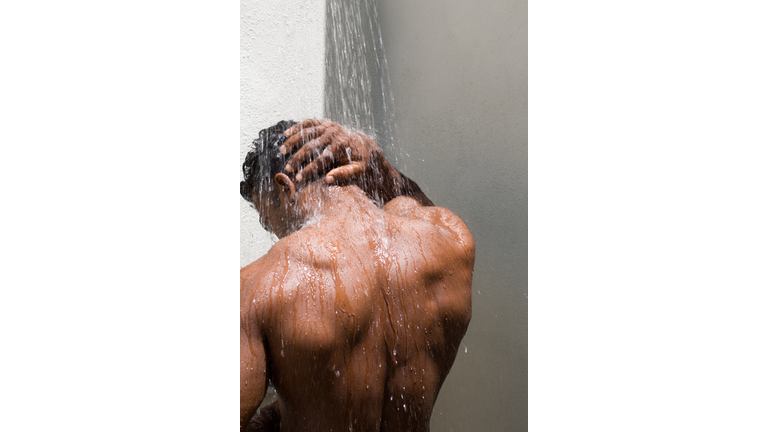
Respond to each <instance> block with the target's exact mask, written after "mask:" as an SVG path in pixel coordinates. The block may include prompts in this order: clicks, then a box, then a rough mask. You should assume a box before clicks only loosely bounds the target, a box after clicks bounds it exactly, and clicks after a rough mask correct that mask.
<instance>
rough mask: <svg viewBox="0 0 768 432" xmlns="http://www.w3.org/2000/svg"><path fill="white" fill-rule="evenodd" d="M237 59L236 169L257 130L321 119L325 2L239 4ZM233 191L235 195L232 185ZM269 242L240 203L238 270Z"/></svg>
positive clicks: (253, 214) (255, 216) (245, 205)
mask: <svg viewBox="0 0 768 432" xmlns="http://www.w3.org/2000/svg"><path fill="white" fill-rule="evenodd" d="M240 56H241V58H240V160H239V165H240V166H241V165H242V162H243V159H244V158H245V154H246V153H247V152H248V148H249V147H250V146H251V142H252V141H253V139H254V138H256V136H258V133H259V130H261V129H263V128H265V127H268V126H271V125H273V124H275V123H277V122H278V121H280V120H296V121H299V120H302V119H305V118H320V117H323V93H324V79H325V73H324V70H325V1H317V0H314V1H313V0H295V1H292V2H290V4H286V3H283V2H279V1H276V0H272V1H260V2H256V1H252V0H251V1H247V0H243V1H241V3H240ZM238 168H240V167H238ZM232 190H233V193H238V191H237V187H236V185H233V186H232ZM273 243H274V237H273V236H271V235H270V234H268V233H267V232H266V231H264V229H262V228H261V225H260V224H259V217H258V214H257V213H256V211H255V210H253V209H252V208H250V206H249V204H248V203H247V202H245V201H244V200H241V203H240V267H243V266H245V265H248V264H250V263H251V262H253V261H255V260H256V259H257V258H259V257H260V256H261V255H263V254H264V253H266V252H267V250H269V248H270V247H271V246H272V244H273Z"/></svg>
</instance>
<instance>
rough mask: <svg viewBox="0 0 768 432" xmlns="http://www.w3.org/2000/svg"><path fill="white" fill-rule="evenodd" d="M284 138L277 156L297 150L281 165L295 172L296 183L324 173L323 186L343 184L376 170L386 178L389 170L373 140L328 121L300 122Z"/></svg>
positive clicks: (287, 170) (286, 169)
mask: <svg viewBox="0 0 768 432" xmlns="http://www.w3.org/2000/svg"><path fill="white" fill-rule="evenodd" d="M285 136H286V137H287V139H286V140H285V143H283V145H282V146H280V152H281V153H283V154H287V153H290V152H291V151H293V150H294V149H295V148H297V147H301V148H300V149H299V150H298V151H297V152H296V154H294V155H293V157H291V159H290V160H289V161H288V163H287V164H286V165H285V171H286V172H288V173H293V172H297V174H296V181H299V182H300V181H302V180H305V179H306V180H309V179H311V178H314V177H315V176H319V175H323V174H324V175H325V182H326V183H329V184H330V183H346V182H348V181H350V180H364V177H365V176H366V175H370V174H372V172H376V171H378V174H379V175H385V176H386V175H390V170H391V169H393V168H392V167H391V166H390V165H389V163H388V162H387V161H386V159H385V158H384V154H383V153H382V151H381V148H380V147H379V145H378V144H376V141H374V140H373V138H371V137H369V136H367V135H365V134H362V133H360V132H356V131H353V130H351V129H348V128H345V127H344V126H341V125H339V124H336V123H334V122H332V121H330V120H304V121H303V122H301V123H298V124H296V125H294V126H293V127H291V128H289V129H288V130H286V131H285ZM305 164H306V165H305ZM302 165H305V166H304V167H303V168H302Z"/></svg>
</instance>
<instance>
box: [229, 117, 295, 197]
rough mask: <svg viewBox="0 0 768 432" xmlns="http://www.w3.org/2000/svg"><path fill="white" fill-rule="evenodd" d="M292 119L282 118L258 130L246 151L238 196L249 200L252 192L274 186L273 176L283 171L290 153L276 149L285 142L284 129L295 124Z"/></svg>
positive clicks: (264, 190)
mask: <svg viewBox="0 0 768 432" xmlns="http://www.w3.org/2000/svg"><path fill="white" fill-rule="evenodd" d="M295 124H296V122H295V121H292V120H283V121H280V122H278V123H277V124H276V125H274V126H270V127H268V128H266V129H262V130H261V131H259V137H258V138H256V139H255V140H253V150H251V151H250V152H248V154H247V155H246V156H245V162H243V179H244V180H243V181H241V182H240V196H242V197H243V199H245V200H246V201H249V202H251V196H252V194H253V192H256V193H257V194H258V195H259V196H261V195H262V194H264V193H266V192H270V191H271V190H272V188H274V178H275V175H276V174H278V173H284V172H285V171H284V169H285V164H286V162H287V161H288V160H289V159H290V158H291V156H293V154H292V153H289V154H285V155H284V154H282V153H280V151H279V150H278V149H279V148H280V146H281V145H282V144H283V142H285V134H284V132H285V131H286V129H288V128H290V127H291V126H293V125H295Z"/></svg>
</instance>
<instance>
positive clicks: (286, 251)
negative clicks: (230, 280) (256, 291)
mask: <svg viewBox="0 0 768 432" xmlns="http://www.w3.org/2000/svg"><path fill="white" fill-rule="evenodd" d="M315 231H316V230H315V229H313V228H312V227H307V228H303V229H301V230H298V231H296V232H294V233H292V234H291V235H289V236H287V237H285V238H282V239H280V240H279V241H278V242H277V243H275V244H274V245H272V247H271V248H270V249H269V251H267V253H266V254H265V255H263V256H262V257H261V258H259V259H257V260H256V261H254V262H252V263H251V264H248V265H247V266H245V267H243V268H242V269H240V289H241V290H243V289H246V288H257V287H263V286H270V285H272V284H273V282H274V281H273V279H274V278H275V277H277V276H280V277H282V278H285V277H287V276H290V273H291V272H302V271H305V270H306V269H307V268H311V269H318V268H322V267H323V262H324V261H325V260H326V259H325V255H326V254H324V253H323V251H324V249H323V248H318V247H317V245H316V243H317V238H318V237H319V236H318V233H316V232H315ZM313 239H314V241H313Z"/></svg>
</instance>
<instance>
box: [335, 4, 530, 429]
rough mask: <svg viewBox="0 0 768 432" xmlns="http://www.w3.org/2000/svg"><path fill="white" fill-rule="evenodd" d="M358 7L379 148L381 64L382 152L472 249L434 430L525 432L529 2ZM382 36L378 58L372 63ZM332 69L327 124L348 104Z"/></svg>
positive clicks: (342, 116) (340, 117)
mask: <svg viewBox="0 0 768 432" xmlns="http://www.w3.org/2000/svg"><path fill="white" fill-rule="evenodd" d="M331 1H341V2H347V4H348V5H350V4H357V3H349V0H331ZM360 4H362V5H363V6H362V10H363V11H365V10H366V9H371V8H372V7H375V9H376V10H377V13H378V25H373V26H365V25H363V27H362V28H363V30H364V31H363V33H364V34H365V38H366V39H367V40H366V43H365V49H367V52H366V56H367V58H369V59H370V58H372V57H375V56H377V55H379V56H380V55H382V54H383V53H384V52H385V53H386V60H387V62H386V63H384V62H381V61H379V62H378V63H377V62H375V61H368V62H367V64H368V73H369V74H370V76H371V77H372V78H371V87H372V89H373V94H372V101H371V102H370V103H371V104H372V106H373V108H374V116H375V121H374V124H375V127H376V129H377V138H379V139H381V138H386V135H387V131H386V130H385V129H386V122H387V116H388V115H390V114H391V113H386V112H382V109H383V108H382V107H384V102H386V99H387V91H382V89H381V86H380V85H379V84H378V83H383V85H386V84H387V80H383V81H382V80H380V79H379V77H380V75H381V74H382V73H385V72H386V69H387V65H388V71H389V73H388V75H389V81H388V82H389V83H390V86H391V94H392V98H393V99H394V106H393V108H394V114H393V120H394V123H395V124H396V125H397V128H396V129H397V130H396V135H395V138H394V140H395V145H394V146H389V145H387V146H382V147H383V148H384V151H385V153H387V156H388V158H390V159H394V160H395V165H397V166H398V168H400V169H401V170H403V171H404V172H405V173H406V174H407V175H409V176H410V177H411V178H413V179H414V180H416V181H417V182H418V184H419V185H420V186H421V187H422V189H424V190H425V191H426V193H427V195H428V196H429V197H430V198H431V199H432V200H433V201H434V202H435V203H436V204H437V205H440V206H443V207H446V208H448V209H450V210H452V211H454V212H455V213H457V214H458V215H459V216H460V217H461V218H462V219H463V220H464V221H465V222H466V224H467V225H468V226H469V228H470V230H471V231H472V234H473V236H474V238H475V242H476V248H477V250H476V252H477V256H476V263H475V273H474V279H473V298H472V302H473V315H472V322H471V324H470V327H469V330H468V332H467V335H466V337H465V339H464V343H463V344H462V346H461V347H460V349H459V354H458V356H457V358H456V362H455V364H454V367H453V369H452V371H451V373H450V375H449V376H448V379H447V380H446V383H445V385H444V386H443V389H442V390H441V392H440V395H439V397H438V401H437V404H436V406H435V409H434V412H433V416H432V421H431V425H432V430H433V431H437V432H442V431H525V430H527V408H528V405H527V369H528V362H527V354H528V348H527V347H528V343H527V342H528V339H527V318H528V316H527V315H528V314H527V307H528V298H527V243H528V238H527V212H528V210H527V205H528V200H527V138H528V137H527V85H528V81H527V3H526V2H525V1H515V0H475V1H472V2H467V1H462V0H441V1H434V0H422V1H418V2H414V1H408V0H387V1H378V2H376V1H375V0H361V1H360ZM327 10H328V14H329V15H328V17H327V18H326V21H327V22H328V23H329V25H330V24H331V22H332V19H333V18H334V17H333V16H331V12H332V11H331V9H330V8H328V9H327ZM342 10H343V9H342ZM336 13H337V14H338V13H339V9H337V10H336ZM337 19H338V18H337ZM378 33H380V36H381V42H382V49H381V50H379V52H376V53H374V52H373V47H376V46H377V44H376V42H377V41H376V38H377V36H378ZM330 34H331V32H329V39H328V40H329V42H328V43H329V44H330V43H333V40H332V38H331V37H330ZM382 51H383V52H382ZM332 54H333V49H332V48H331V47H330V46H329V47H328V51H327V55H332ZM379 60H381V59H379ZM335 68H338V66H334V65H333V64H332V63H331V64H330V65H329V68H328V69H327V70H326V91H327V99H326V116H327V117H329V118H331V119H334V120H338V121H347V122H349V121H351V120H353V119H351V118H349V115H348V113H345V112H343V109H342V108H343V107H342V106H341V105H340V104H339V102H338V101H337V100H336V99H338V98H339V97H341V96H344V93H342V92H340V91H339V84H338V80H337V79H336V78H335V77H336V76H338V75H339V71H338V70H336V69H335ZM342 76H343V74H342ZM344 91H349V90H344ZM328 98H331V99H330V100H329V99H328ZM357 126H358V127H360V128H363V129H368V127H369V126H366V125H365V124H363V125H357Z"/></svg>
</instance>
